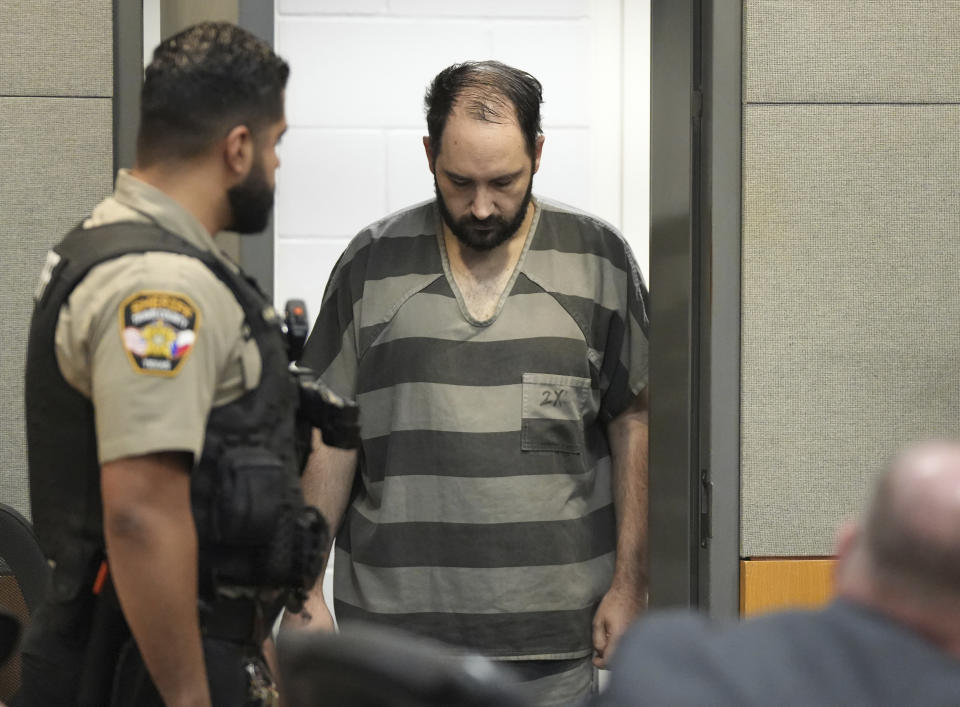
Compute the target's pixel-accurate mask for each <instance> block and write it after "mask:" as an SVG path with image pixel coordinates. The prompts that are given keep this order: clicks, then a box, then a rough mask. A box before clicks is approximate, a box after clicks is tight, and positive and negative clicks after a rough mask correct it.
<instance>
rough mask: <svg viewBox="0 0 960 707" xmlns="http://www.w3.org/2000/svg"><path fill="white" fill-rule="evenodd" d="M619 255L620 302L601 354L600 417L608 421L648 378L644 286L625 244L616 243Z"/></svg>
mask: <svg viewBox="0 0 960 707" xmlns="http://www.w3.org/2000/svg"><path fill="white" fill-rule="evenodd" d="M618 242H619V244H620V248H621V249H622V251H621V252H620V253H619V254H617V260H618V261H619V262H621V263H623V267H624V268H625V281H626V282H625V285H626V286H625V287H624V288H622V292H623V298H622V301H621V302H620V303H619V305H618V309H617V312H616V315H615V316H614V317H612V318H611V320H610V324H609V329H608V332H607V348H606V349H605V351H604V363H603V373H604V375H602V376H601V378H602V379H605V380H606V382H607V385H606V387H605V390H604V391H603V402H602V405H601V416H602V418H604V419H606V420H611V419H613V418H614V417H616V416H617V415H619V414H620V413H621V412H623V411H624V410H626V408H627V407H628V406H629V405H630V403H631V402H632V401H633V399H634V397H636V395H637V394H638V393H640V391H642V390H643V389H644V388H646V387H647V380H648V375H649V366H650V363H649V338H648V337H649V331H650V321H649V318H648V314H647V312H648V294H647V286H646V284H645V283H644V281H643V276H642V275H641V274H640V269H639V268H638V267H637V263H636V261H635V260H634V257H633V253H632V252H631V251H630V246H629V245H627V243H626V241H624V240H622V239H619V238H618Z"/></svg>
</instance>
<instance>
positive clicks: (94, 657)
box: [77, 578, 130, 707]
mask: <svg viewBox="0 0 960 707" xmlns="http://www.w3.org/2000/svg"><path fill="white" fill-rule="evenodd" d="M92 610H93V615H92V618H91V623H90V635H89V638H88V639H87V649H86V651H85V652H84V657H83V673H82V674H81V678H80V684H79V685H78V686H77V705H78V707H104V706H105V705H109V704H110V697H111V693H112V690H113V678H114V674H115V672H116V668H117V663H118V661H119V658H120V650H121V649H122V648H123V645H124V644H125V643H126V642H127V641H128V640H129V638H130V628H129V627H128V626H127V621H126V619H125V618H124V616H123V611H122V610H121V609H120V602H119V601H118V600H117V593H116V591H114V588H113V582H111V581H110V580H109V578H108V579H107V581H106V583H105V584H104V586H103V588H102V589H101V591H100V593H99V594H97V595H95V596H94V598H93V607H92Z"/></svg>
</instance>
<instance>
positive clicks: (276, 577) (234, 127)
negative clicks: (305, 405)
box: [23, 23, 322, 707]
mask: <svg viewBox="0 0 960 707" xmlns="http://www.w3.org/2000/svg"><path fill="white" fill-rule="evenodd" d="M288 73H289V68H288V66H287V64H286V63H285V62H284V61H283V60H282V59H280V58H279V57H277V56H276V55H275V54H274V53H273V51H271V49H270V47H269V46H267V45H266V44H265V43H263V42H262V41H260V40H258V39H256V38H255V37H254V36H252V35H251V34H249V33H247V32H245V31H244V30H242V29H239V28H238V27H235V26H233V25H230V24H224V23H204V24H200V25H197V26H194V27H191V28H189V29H187V30H185V31H183V32H182V33H180V34H178V35H176V36H174V37H171V38H170V39H168V40H166V41H165V42H163V43H162V44H161V45H160V46H159V47H158V48H157V50H156V51H155V53H154V56H153V61H152V63H151V64H150V66H149V67H148V68H147V70H146V80H145V83H144V86H143V93H142V106H141V116H140V132H139V137H138V141H137V159H136V164H135V166H134V168H133V169H132V170H130V171H125V170H121V171H120V174H119V176H118V177H117V182H116V190H115V192H114V193H113V195H112V196H110V197H109V198H107V199H106V200H105V201H103V202H101V203H100V204H99V205H98V206H97V207H96V208H95V209H94V210H93V213H92V215H91V216H90V217H89V218H88V219H86V220H85V221H84V222H83V223H82V225H81V226H78V227H77V228H76V229H75V230H74V231H72V232H71V233H70V234H68V235H67V236H66V238H65V239H64V240H63V241H62V242H61V243H60V244H59V245H58V246H57V247H56V248H54V250H52V251H51V252H50V253H49V255H48V257H47V262H46V266H45V268H44V270H43V273H42V276H41V278H40V283H39V286H38V289H37V293H36V305H35V306H36V308H35V312H34V317H33V323H32V328H31V333H30V344H29V356H28V358H29V363H28V365H27V376H26V407H27V425H28V446H29V460H30V484H31V497H32V498H31V500H32V504H33V506H32V508H33V518H34V522H35V526H36V530H37V532H38V534H39V536H40V539H41V542H42V543H43V545H44V548H45V551H46V553H47V554H48V556H49V558H50V560H51V564H52V565H53V566H54V573H53V586H52V592H51V594H52V596H51V597H50V598H49V600H48V602H47V604H46V605H45V606H44V607H43V608H42V609H41V611H40V612H38V615H37V617H36V620H35V621H34V623H33V625H32V626H31V630H30V633H29V635H28V637H27V639H26V641H25V648H24V668H23V671H24V674H23V684H24V688H23V699H24V700H25V704H27V705H31V706H32V705H43V706H44V707H50V706H57V705H73V704H115V705H153V704H163V703H165V704H167V705H211V704H213V705H231V707H233V706H235V705H244V704H267V703H270V701H271V700H274V699H275V691H274V689H273V686H272V683H271V679H270V675H269V671H268V669H267V667H266V666H265V663H264V661H263V659H262V653H261V647H262V642H263V641H264V639H265V637H266V636H267V633H268V630H269V627H270V625H271V622H272V620H273V618H274V616H275V615H276V613H277V612H278V610H279V606H280V605H281V604H282V603H283V601H284V600H285V598H286V597H287V596H288V595H289V594H290V591H291V590H297V589H300V590H301V591H302V586H303V585H305V584H309V583H311V582H312V579H313V577H315V574H316V569H317V567H316V565H317V561H318V551H317V547H319V541H318V536H319V535H320V531H319V528H320V525H321V524H322V520H320V519H319V516H318V515H317V514H316V513H315V510H314V509H309V508H306V507H304V505H303V500H302V495H301V494H300V491H299V480H298V473H299V465H298V462H299V460H298V459H297V454H296V452H295V451H294V450H295V449H296V448H297V444H296V440H295V436H296V428H297V426H296V425H295V421H294V416H295V412H294V411H295V406H296V398H297V387H296V384H295V383H294V381H293V380H292V379H291V377H290V376H291V374H290V372H289V371H288V367H287V357H286V351H285V348H284V342H283V338H282V336H281V333H280V326H279V322H278V319H277V316H276V314H275V312H274V311H273V309H272V307H269V306H268V305H267V302H266V300H265V298H264V296H263V295H262V294H261V293H260V292H259V290H257V288H256V286H255V285H253V284H251V282H250V281H248V280H247V279H246V278H245V277H244V276H243V275H242V273H240V272H239V270H238V269H237V267H236V266H235V265H233V264H232V263H231V262H230V261H229V260H228V259H227V258H226V257H225V255H224V254H223V253H222V252H221V250H220V249H219V247H218V246H217V245H216V243H215V241H214V238H213V236H214V235H215V234H217V233H218V232H220V231H222V230H225V229H227V230H232V231H237V232H240V233H254V232H257V231H260V230H262V229H263V228H264V226H265V225H266V222H267V218H268V214H269V211H270V208H271V207H272V204H273V191H274V173H275V170H276V169H277V167H278V166H279V160H278V158H277V152H276V147H277V144H278V142H279V140H280V137H281V135H282V134H283V132H284V130H285V128H286V122H285V119H284V109H283V103H284V87H285V85H286V81H287V76H288ZM111 690H112V694H111ZM78 693H79V695H78Z"/></svg>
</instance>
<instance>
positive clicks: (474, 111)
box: [423, 61, 543, 157]
mask: <svg viewBox="0 0 960 707" xmlns="http://www.w3.org/2000/svg"><path fill="white" fill-rule="evenodd" d="M461 102H462V103H463V104H464V107H465V108H466V110H467V113H468V114H469V115H470V117H472V118H475V119H476V120H483V121H487V122H490V123H500V122H504V121H505V120H509V119H510V118H511V117H513V116H509V115H508V112H509V111H510V110H513V111H514V112H515V117H516V119H517V122H518V123H519V124H520V131H521V132H522V133H523V137H524V140H525V141H526V143H527V152H529V153H530V156H531V157H533V156H534V154H535V153H536V146H537V137H538V136H539V135H540V133H541V130H540V104H541V103H543V87H542V86H541V85H540V82H539V81H537V79H535V78H534V77H533V76H531V75H530V74H528V73H527V72H525V71H520V70H519V69H514V68H513V67H512V66H507V65H506V64H501V63H500V62H499V61H466V62H464V63H462V64H454V65H453V66H448V67H447V68H446V69H444V70H443V71H441V72H440V73H439V74H437V76H436V78H434V79H433V82H432V83H431V84H430V87H429V88H428V89H427V93H426V95H425V96H424V98H423V103H424V107H425V108H426V111H427V132H428V133H429V134H430V144H431V146H432V148H433V152H434V154H439V153H440V145H441V140H442V138H443V129H444V128H445V127H446V125H447V118H449V117H450V113H452V112H453V108H454V106H455V105H457V104H458V103H461Z"/></svg>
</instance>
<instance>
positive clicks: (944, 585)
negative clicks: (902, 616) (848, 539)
mask: <svg viewBox="0 0 960 707" xmlns="http://www.w3.org/2000/svg"><path fill="white" fill-rule="evenodd" d="M856 544H857V545H859V548H858V550H859V552H861V553H862V554H863V559H864V560H865V563H864V570H865V571H866V572H867V573H868V574H869V579H870V581H871V582H872V584H873V586H874V587H875V588H876V590H877V591H880V592H886V593H895V594H897V595H900V596H905V595H910V596H914V597H916V598H918V599H923V600H937V599H940V600H946V601H950V602H956V601H958V600H960V442H956V441H936V442H926V443H923V444H919V445H916V446H914V447H910V448H908V449H907V450H905V451H904V452H902V453H901V454H899V455H897V456H896V457H895V458H894V459H893V460H892V461H891V462H890V464H889V465H888V467H887V469H886V471H885V473H884V475H883V477H882V478H881V479H880V482H879V484H878V486H877V490H876V492H875V494H874V497H873V501H872V503H871V504H870V507H869V509H868V511H867V514H866V517H865V519H864V524H863V527H862V529H861V532H860V533H859V538H858V539H857V543H856Z"/></svg>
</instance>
